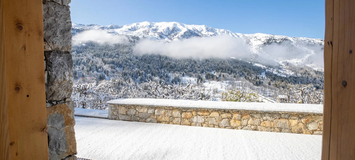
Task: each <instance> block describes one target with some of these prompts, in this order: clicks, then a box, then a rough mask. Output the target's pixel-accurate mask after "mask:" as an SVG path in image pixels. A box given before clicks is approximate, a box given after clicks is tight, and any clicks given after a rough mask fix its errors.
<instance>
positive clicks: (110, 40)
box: [73, 30, 128, 45]
mask: <svg viewBox="0 0 355 160" xmlns="http://www.w3.org/2000/svg"><path fill="white" fill-rule="evenodd" d="M89 41H92V42H96V43H99V44H110V45H113V44H117V43H127V42H128V39H127V37H125V36H122V35H114V34H110V33H107V32H106V31H103V30H89V31H84V32H81V33H78V34H77V35H75V36H74V37H73V45H78V44H80V43H85V42H89Z"/></svg>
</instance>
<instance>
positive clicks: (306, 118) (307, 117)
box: [302, 116, 312, 124]
mask: <svg viewBox="0 0 355 160" xmlns="http://www.w3.org/2000/svg"><path fill="white" fill-rule="evenodd" d="M311 121H312V117H311V116H306V117H303V118H302V123H304V124H307V123H309V122H311Z"/></svg>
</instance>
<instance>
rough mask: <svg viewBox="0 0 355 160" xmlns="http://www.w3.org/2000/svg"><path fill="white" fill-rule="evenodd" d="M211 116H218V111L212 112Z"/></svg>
mask: <svg viewBox="0 0 355 160" xmlns="http://www.w3.org/2000/svg"><path fill="white" fill-rule="evenodd" d="M210 116H211V117H218V116H219V113H218V112H212V113H211V114H210Z"/></svg>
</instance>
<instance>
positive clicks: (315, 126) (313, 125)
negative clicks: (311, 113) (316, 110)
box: [307, 122, 318, 130]
mask: <svg viewBox="0 0 355 160" xmlns="http://www.w3.org/2000/svg"><path fill="white" fill-rule="evenodd" d="M307 127H308V129H309V130H317V129H318V123H317V122H312V123H309V124H307Z"/></svg>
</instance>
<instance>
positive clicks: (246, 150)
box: [75, 99, 322, 160]
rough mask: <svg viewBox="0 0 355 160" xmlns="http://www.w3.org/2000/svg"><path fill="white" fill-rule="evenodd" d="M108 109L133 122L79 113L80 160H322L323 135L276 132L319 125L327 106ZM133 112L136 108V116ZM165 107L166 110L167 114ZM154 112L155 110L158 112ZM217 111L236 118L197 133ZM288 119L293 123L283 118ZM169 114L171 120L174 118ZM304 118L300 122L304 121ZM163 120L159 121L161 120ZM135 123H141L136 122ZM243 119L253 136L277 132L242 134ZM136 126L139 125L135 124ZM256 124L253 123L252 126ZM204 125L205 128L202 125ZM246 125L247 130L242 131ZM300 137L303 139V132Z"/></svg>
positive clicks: (138, 103) (126, 102) (155, 104)
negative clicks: (81, 159)
mask: <svg viewBox="0 0 355 160" xmlns="http://www.w3.org/2000/svg"><path fill="white" fill-rule="evenodd" d="M109 103H110V104H111V107H112V106H116V105H117V106H120V107H121V108H119V109H118V110H120V111H118V110H117V112H119V113H122V114H123V112H125V114H124V116H125V118H129V119H125V121H115V120H109V119H105V118H107V117H108V115H109V114H111V115H110V116H112V113H109V111H103V110H88V109H79V108H76V109H75V112H76V113H75V115H77V116H76V126H75V132H76V139H77V145H78V157H82V158H88V159H95V160H96V159H97V160H100V159H103V160H111V159H112V160H114V159H135V160H136V159H247V160H248V159H250V160H258V159H260V160H263V159H270V160H271V159H272V160H284V159H289V160H298V159H320V158H321V144H322V136H321V135H309V134H312V132H313V131H311V132H309V131H308V133H304V134H292V133H276V132H278V131H277V130H279V132H287V131H290V130H292V128H293V127H295V126H299V125H300V124H301V125H302V126H303V127H306V128H307V126H308V125H309V124H312V123H314V122H316V121H317V120H319V118H320V117H321V116H320V115H322V105H298V104H268V103H235V102H211V101H207V102H206V101H184V100H157V99H121V100H114V101H110V102H109ZM132 106H134V110H133V108H132ZM162 106H164V107H163V108H166V109H167V110H162ZM177 108H180V109H182V110H181V111H180V112H175V113H174V110H175V111H176V109H177ZM152 109H154V111H153V110H152ZM196 109H197V110H196ZM199 109H201V110H199ZM169 110H171V111H169ZM194 110H196V113H193V112H194ZM216 110H218V111H219V110H224V111H232V112H231V113H230V117H228V114H226V113H221V112H220V111H219V112H218V115H219V118H217V117H214V119H215V120H216V121H217V122H216V124H215V126H214V127H218V128H209V127H211V126H205V127H197V126H204V125H203V124H209V123H210V120H209V118H211V117H213V116H211V114H216V113H214V112H215V111H216ZM202 111H204V112H202ZM234 111H239V113H243V114H240V117H238V115H236V114H235V112H234ZM185 112H191V117H190V118H189V126H182V125H183V124H182V123H183V121H184V120H183V119H186V117H185V118H183V117H184V116H186V115H187V116H189V114H185ZM244 112H245V113H244ZM143 113H146V114H143ZM227 113H229V112H227ZM233 113H234V114H233ZM288 113H289V116H288V117H285V116H283V115H282V114H288ZM169 114H170V115H171V116H170V117H169ZM194 114H196V116H194ZM246 114H248V115H249V116H250V117H249V118H248V119H247V120H244V121H243V117H244V118H245V116H246ZM258 114H260V115H261V117H260V123H259V122H255V121H258V120H256V119H257V117H255V115H258ZM266 114H269V115H270V117H269V118H270V119H265V120H264V115H266ZM303 114H306V115H308V116H306V117H307V118H306V117H303ZM139 115H144V116H147V115H149V117H150V118H151V117H155V120H156V123H142V122H147V121H146V119H144V118H141V119H140V117H139ZM152 115H153V116H152ZM203 115H205V116H203ZM275 115H279V116H280V118H279V119H283V120H285V122H286V123H280V122H278V121H277V116H276V117H275ZM294 115H297V116H298V119H297V120H296V121H293V120H292V118H291V117H292V116H294ZM300 115H301V117H299V116H300ZM309 115H310V116H309ZM78 116H81V117H78ZM159 116H160V118H158V117H159ZM198 116H200V117H202V119H203V121H206V122H207V123H203V122H201V121H202V119H201V118H200V119H199V118H194V117H198ZM90 117H91V118H90ZM93 117H96V118H93ZM133 117H136V118H138V119H134V118H133ZM149 117H148V118H149ZM163 117H169V118H167V119H165V120H166V121H165V120H164V118H163ZM176 117H179V118H180V119H181V121H180V124H178V125H169V124H159V123H170V120H172V121H171V123H172V124H175V123H173V122H176ZM247 117H248V116H247ZM148 118H147V119H148ZM179 118H178V119H179ZM238 118H240V126H239V127H248V126H249V128H247V129H248V130H253V128H252V126H256V125H257V123H259V124H258V125H259V126H262V124H264V125H265V124H267V123H265V122H273V125H275V127H269V129H272V130H265V131H270V132H256V131H248V130H245V129H243V130H237V129H238V128H233V127H232V125H235V124H232V123H233V121H239V120H238ZM286 118H287V119H286ZM153 119H154V118H153ZM174 119H175V121H174ZM223 119H228V120H227V121H225V122H229V123H227V124H228V125H229V126H228V125H226V126H222V127H221V126H220V125H221V122H222V121H223ZM272 119H273V120H272ZM135 120H136V121H137V122H132V121H135ZM251 121H254V122H253V123H251ZM199 122H201V123H200V124H199V125H198V123H199ZM245 122H246V126H242V125H243V123H245ZM263 122H264V123H263ZM295 122H297V123H295ZM196 124H197V125H196ZM280 124H282V125H280ZM185 125H187V124H185ZM222 125H225V124H222ZM269 125H270V124H269ZM288 125H289V126H290V127H291V129H289V130H288V129H286V127H287V126H288ZM317 125H318V124H317ZM222 128H230V129H222ZM257 128H260V127H257ZM266 128H268V127H266ZM296 128H297V127H296ZM298 128H299V127H298ZM232 129H233V130H232ZM307 129H309V128H307ZM300 131H301V132H302V133H303V131H302V127H301V130H300ZM290 132H291V131H290ZM306 134H308V135H306Z"/></svg>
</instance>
